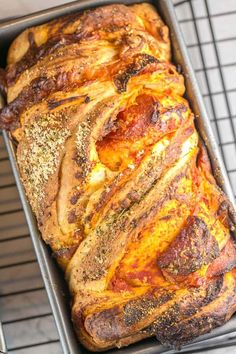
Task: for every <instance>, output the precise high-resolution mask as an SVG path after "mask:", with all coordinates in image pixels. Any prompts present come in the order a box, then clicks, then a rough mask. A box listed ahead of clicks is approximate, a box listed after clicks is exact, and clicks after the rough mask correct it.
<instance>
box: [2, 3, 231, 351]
mask: <svg viewBox="0 0 236 354" xmlns="http://www.w3.org/2000/svg"><path fill="white" fill-rule="evenodd" d="M6 85H7V99H8V105H7V106H6V107H5V108H3V110H2V111H1V125H2V127H3V128H10V129H11V130H12V134H13V136H14V137H15V138H16V139H17V141H18V148H17V159H18V165H19V169H20V173H21V178H22V181H23V184H24V187H25V190H26V193H27V196H28V198H29V201H30V204H31V206H32V209H33V211H34V213H35V215H36V217H37V221H38V226H39V229H40V231H41V233H42V237H43V239H44V240H45V242H46V243H47V244H49V245H50V246H51V248H52V251H53V254H54V256H55V257H56V259H57V261H58V263H59V264H60V266H61V267H62V268H63V269H64V271H65V276H66V279H67V281H68V284H69V287H70V291H71V294H72V299H73V306H72V318H73V322H74V326H75V329H76V332H77V333H78V336H79V338H80V340H81V341H82V343H83V344H84V345H85V346H86V347H88V348H90V349H91V350H104V349H108V348H112V347H115V346H118V347H120V346H125V345H128V344H130V343H132V342H136V341H138V340H141V339H142V338H146V337H150V336H156V337H157V339H158V340H159V341H160V342H161V343H163V344H167V345H173V346H177V347H178V346H180V345H182V344H184V343H187V342H189V341H190V340H192V339H193V338H195V337H197V336H199V335H200V334H202V333H206V332H208V331H210V330H211V329H212V328H214V327H216V326H219V325H221V324H223V323H224V322H225V321H227V320H228V319H229V318H230V316H231V315H232V313H233V312H234V311H235V309H236V293H235V286H236V280H235V276H236V273H235V270H234V267H235V266H236V249H235V243H234V241H233V238H232V237H231V235H230V231H231V230H234V225H235V221H236V218H235V213H234V211H233V209H232V206H231V205H230V203H229V201H228V200H227V198H226V196H225V195H224V194H223V192H222V191H221V190H220V188H219V187H218V186H217V185H216V183H215V180H214V177H213V176H212V173H211V166H210V162H209V160H208V156H207V153H206V150H205V148H204V146H203V144H202V143H201V141H200V140H199V136H198V133H197V131H196V129H195V126H194V116H193V114H192V112H191V110H190V108H189V105H188V102H187V101H186V100H185V99H184V98H183V94H184V91H185V87H184V79H183V76H182V75H181V74H180V73H179V72H178V71H177V70H176V67H175V66H174V65H173V64H171V63H170V41H169V34H168V28H167V27H166V26H165V25H164V24H163V22H162V20H161V19H160V17H159V16H158V15H157V13H156V12H155V10H154V8H152V6H151V5H148V4H139V5H133V6H130V7H126V6H124V5H110V6H105V7H101V8H97V9H94V10H91V11H86V12H84V13H82V14H73V15H69V16H66V17H62V18H60V19H57V20H55V21H52V22H49V23H47V24H44V25H41V26H37V27H34V28H30V29H27V30H26V31H24V32H23V33H22V34H21V35H20V36H19V37H17V38H16V39H15V41H14V42H13V44H12V45H11V47H10V50H9V54H8V66H7V70H6Z"/></svg>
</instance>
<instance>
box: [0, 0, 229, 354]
mask: <svg viewBox="0 0 236 354" xmlns="http://www.w3.org/2000/svg"><path fill="white" fill-rule="evenodd" d="M173 2H174V4H175V8H176V13H177V17H178V19H179V22H180V25H181V28H182V31H183V35H184V38H185V41H186V44H187V47H188V49H189V54H190V57H191V59H192V62H193V66H194V69H195V71H196V75H197V78H198V81H199V84H200V87H201V91H202V95H203V97H204V100H205V103H206V106H207V108H208V111H209V116H210V119H211V122H212V126H213V129H214V132H215V136H216V139H217V141H218V144H219V147H220V151H221V153H222V156H223V160H224V162H225V165H226V168H227V172H228V174H229V177H230V181H231V184H232V187H233V190H234V194H235V196H236V106H234V101H235V100H236V70H235V68H236V51H234V50H233V48H234V43H235V42H236V26H235V23H236V1H234V0H225V1H219V0H218V1H216V0H184V1H180V0H173ZM47 5H49V4H47ZM0 309H1V310H0V313H1V321H2V326H3V330H4V333H5V338H6V344H7V347H8V353H11V354H13V353H14V354H29V353H30V354H40V353H48V354H51V353H53V354H61V353H62V349H61V346H60V342H59V339H58V334H57V331H56V327H55V324H54V320H53V317H52V313H51V309H50V306H49V303H48V299H47V295H46V292H45V289H44V286H43V282H42V278H41V275H40V272H39V269H38V265H37V262H36V258H35V255H34V251H33V248H32V244H31V240H30V236H29V232H28V228H27V225H26V221H25V217H24V214H23V210H22V207H21V203H20V200H19V196H18V192H17V189H16V185H15V182H14V178H13V175H12V172H11V168H10V164H9V161H8V157H7V152H6V150H5V147H4V143H3V139H2V136H1V135H0ZM207 344H208V349H209V350H210V351H209V353H212V354H213V353H214V354H216V353H217V354H223V353H226V352H227V353H228V352H231V353H232V352H236V333H232V334H230V335H227V336H223V337H221V338H219V339H217V340H216V339H214V340H210V341H209V342H208V343H207ZM228 347H230V348H228ZM217 348H218V349H217ZM219 348H224V349H219ZM227 348H228V350H227ZM0 352H1V348H0ZM188 352H189V353H195V352H203V351H202V350H201V349H199V350H191V351H188ZM204 353H206V350H204Z"/></svg>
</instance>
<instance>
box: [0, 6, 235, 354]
mask: <svg viewBox="0 0 236 354" xmlns="http://www.w3.org/2000/svg"><path fill="white" fill-rule="evenodd" d="M138 2H143V1H140V0H123V1H122V0H118V1H117V0H82V1H78V2H73V3H69V4H66V5H62V6H59V7H56V8H52V9H48V10H45V11H41V12H38V13H35V14H33V15H29V16H24V17H21V18H19V19H14V20H10V21H7V22H4V23H1V24H0V53H1V57H0V59H1V65H2V66H3V65H5V55H6V53H7V49H8V47H9V45H10V43H11V41H12V40H13V39H14V38H15V37H16V36H17V35H18V34H19V33H20V32H21V31H23V30H24V29H25V28H27V27H30V26H35V25H38V24H41V23H43V22H46V21H48V20H50V19H54V18H56V17H58V16H61V15H64V14H68V13H70V12H74V11H82V10H85V9H88V8H92V7H96V6H101V5H107V4H112V3H124V4H127V5H128V4H133V3H138ZM152 3H153V5H154V6H155V7H156V9H157V11H158V13H159V14H160V15H161V17H162V18H163V20H164V21H165V23H166V24H167V25H168V27H169V29H170V33H171V42H172V54H173V62H174V63H176V64H177V63H178V64H180V65H181V67H182V69H183V72H184V76H185V84H186V89H187V90H186V98H187V99H188V101H189V103H190V105H191V108H192V110H193V112H194V113H195V116H196V125H197V128H198V131H199V133H200V135H201V137H202V139H203V140H204V142H205V144H206V146H207V149H208V153H209V156H210V159H211V163H212V168H213V171H214V175H215V177H216V180H217V182H218V184H219V185H220V186H221V187H222V189H223V190H224V191H225V192H226V194H227V195H228V197H229V199H230V200H231V201H232V202H233V203H234V198H233V193H232V190H231V187H230V184H229V181H228V177H227V174H226V171H225V167H224V165H223V162H222V159H221V156H220V154H219V151H218V147H217V144H216V142H215V139H214V136H213V133H212V129H211V126H210V120H209V118H208V116H207V113H206V110H205V107H204V104H203V100H202V97H201V94H200V91H199V88H198V85H197V82H196V79H195V76H194V71H193V69H192V67H191V63H190V60H189V58H188V54H187V49H186V46H185V44H184V40H183V37H182V34H181V31H180V28H179V25H178V22H177V19H176V16H175V11H174V8H173V5H172V2H171V0H154V1H152ZM3 134H4V139H5V143H6V146H7V149H8V153H9V157H10V162H11V165H12V169H13V172H14V176H15V179H16V184H17V187H18V190H19V193H20V198H21V201H22V205H23V208H24V211H25V215H26V219H27V222H28V226H29V230H30V234H31V237H32V240H33V245H34V249H35V252H36V256H37V259H38V263H39V266H40V270H41V273H42V277H43V280H44V284H45V287H46V290H47V294H48V297H49V301H50V304H51V307H52V311H53V315H54V318H55V322H56V325H57V329H58V332H59V336H60V340H61V344H62V347H63V350H64V353H65V354H82V353H83V354H85V353H88V351H87V350H86V349H84V348H83V347H82V346H81V345H80V344H79V343H78V342H77V340H76V337H75V333H74V331H73V328H72V324H71V321H70V309H69V303H70V299H69V294H68V290H67V286H66V284H65V281H64V277H63V274H62V272H61V271H60V270H59V267H58V266H57V265H56V263H55V261H54V260H53V259H52V256H51V252H50V249H49V248H48V247H47V246H46V245H45V243H44V242H43V240H42V239H41V237H40V233H39V231H38V228H37V223H36V220H35V217H34V215H33V213H32V210H31V207H30V205H29V203H28V201H27V198H26V196H25V193H24V188H23V186H22V183H21V181H20V176H19V171H18V167H17V163H16V155H15V145H14V142H13V141H12V139H11V137H10V135H9V134H8V133H6V132H3ZM234 331H236V316H234V317H233V318H232V319H231V320H230V321H229V322H228V323H226V324H225V325H224V326H222V327H219V328H217V329H215V330H213V331H212V332H211V333H209V334H206V335H204V336H201V337H200V338H198V340H197V341H195V342H194V343H193V344H191V345H188V346H185V347H184V348H183V349H182V351H183V352H185V351H191V352H192V351H193V350H197V349H204V348H207V347H210V346H212V345H215V344H216V343H219V342H220V341H224V340H226V339H228V334H229V333H232V332H234ZM163 352H168V353H174V351H173V350H169V349H167V348H164V347H163V346H162V345H160V344H159V343H158V342H157V341H156V340H155V339H154V338H152V339H147V340H144V341H141V342H139V343H136V344H133V345H130V346H129V347H127V348H123V349H114V350H110V351H109V352H107V353H119V354H128V353H129V354H131V353H135V354H151V353H152V354H158V353H163Z"/></svg>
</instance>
